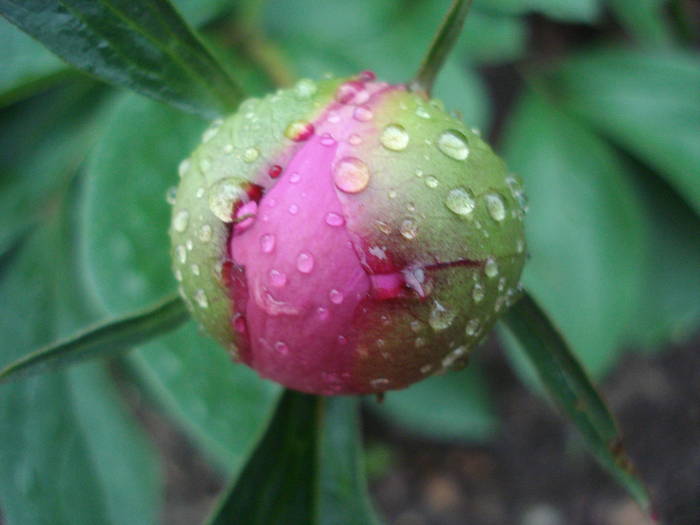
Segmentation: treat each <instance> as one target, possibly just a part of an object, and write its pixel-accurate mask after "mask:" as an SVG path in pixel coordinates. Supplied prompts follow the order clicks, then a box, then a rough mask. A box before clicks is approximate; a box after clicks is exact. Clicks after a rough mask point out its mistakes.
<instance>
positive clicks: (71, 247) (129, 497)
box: [0, 214, 159, 525]
mask: <svg viewBox="0 0 700 525" xmlns="http://www.w3.org/2000/svg"><path fill="white" fill-rule="evenodd" d="M51 219H52V220H51V221H49V222H48V223H47V226H45V227H44V228H42V229H41V230H40V231H38V232H36V233H35V234H33V235H32V236H31V238H30V239H29V240H28V241H27V243H26V244H25V245H24V246H23V248H22V250H21V252H20V253H19V254H18V256H17V258H16V259H15V260H14V261H13V264H12V267H11V268H9V269H8V272H7V273H6V274H5V275H4V277H3V280H2V282H0V295H1V296H2V298H3V300H2V302H1V303H0V310H1V311H2V315H0V333H2V334H3V338H4V339H3V345H2V347H0V359H2V361H3V362H7V361H9V360H12V359H14V358H16V357H18V356H20V355H22V354H23V353H25V352H27V351H28V350H29V349H31V348H34V347H36V346H38V345H41V344H45V343H47V342H49V341H51V340H54V339H55V338H57V337H61V336H64V335H65V334H66V333H69V332H71V331H73V330H75V329H76V328H78V327H79V326H82V325H84V324H85V323H86V322H90V321H91V320H92V316H91V311H92V310H93V309H92V308H91V307H90V308H88V306H89V305H88V304H86V301H85V300H84V296H83V290H82V287H81V282H80V279H79V276H80V273H79V270H78V268H76V267H75V261H76V260H77V252H78V243H77V242H76V237H75V236H74V235H73V234H72V229H71V228H70V227H69V226H68V224H67V220H64V218H62V217H59V216H57V214H54V215H53V216H52V217H51ZM154 458H155V456H154V454H153V452H152V450H151V448H150V447H149V446H148V444H147V443H146V442H145V439H144V436H143V434H142V433H141V432H140V431H139V430H138V429H137V428H136V427H135V426H134V425H133V422H132V420H131V418H130V417H129V415H128V413H127V411H126V410H125V408H124V406H123V405H122V403H121V402H120V400H119V398H118V393H117V391H116V389H115V388H114V387H113V386H112V384H111V381H110V378H109V375H108V374H107V371H106V370H105V368H104V367H103V365H100V364H88V365H81V366H78V367H75V368H73V369H71V370H68V371H64V372H60V373H52V374H47V375H44V376H41V377H32V378H28V379H27V380H25V381H21V382H18V383H15V384H9V385H0V486H2V491H0V507H2V513H3V518H4V520H5V523H7V525H44V524H46V523H51V524H53V525H92V524H95V523H100V524H113V525H120V524H123V523H133V524H143V525H150V524H152V523H154V522H155V520H156V518H157V503H158V492H159V487H158V485H159V483H158V481H159V480H158V473H157V468H156V465H155V461H154Z"/></svg>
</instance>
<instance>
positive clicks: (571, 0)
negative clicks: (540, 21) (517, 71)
mask: <svg viewBox="0 0 700 525" xmlns="http://www.w3.org/2000/svg"><path fill="white" fill-rule="evenodd" d="M602 4H603V2H602V0H476V1H475V5H476V6H479V7H480V8H483V9H484V10H493V11H498V12H501V13H506V14H525V13H528V12H530V11H536V12H538V13H542V14H544V15H546V16H548V17H550V18H554V19H557V20H565V21H574V22H589V23H590V22H593V21H594V20H595V19H596V18H597V17H598V15H599V14H600V12H601V7H602Z"/></svg>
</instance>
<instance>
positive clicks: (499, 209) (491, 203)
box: [484, 193, 506, 222]
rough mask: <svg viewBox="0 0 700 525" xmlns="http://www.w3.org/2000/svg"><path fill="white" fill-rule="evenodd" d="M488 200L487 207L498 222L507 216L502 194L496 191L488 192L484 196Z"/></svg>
mask: <svg viewBox="0 0 700 525" xmlns="http://www.w3.org/2000/svg"><path fill="white" fill-rule="evenodd" d="M484 200H485V201H486V209H487V210H488V211H489V215H491V218H492V219H493V220H494V221H496V222H502V221H503V219H505V218H506V206H505V204H504V203H503V199H501V197H500V195H496V194H495V193H487V194H486V195H485V196H484Z"/></svg>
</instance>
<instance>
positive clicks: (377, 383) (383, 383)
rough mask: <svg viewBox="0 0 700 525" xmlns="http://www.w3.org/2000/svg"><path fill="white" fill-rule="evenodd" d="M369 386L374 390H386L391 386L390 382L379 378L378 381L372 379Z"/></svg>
mask: <svg viewBox="0 0 700 525" xmlns="http://www.w3.org/2000/svg"><path fill="white" fill-rule="evenodd" d="M369 384H370V385H372V388H384V387H386V386H388V385H389V380H388V379H385V378H383V377H378V378H377V379H372V380H371V381H370V382H369Z"/></svg>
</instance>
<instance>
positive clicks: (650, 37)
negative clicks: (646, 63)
mask: <svg viewBox="0 0 700 525" xmlns="http://www.w3.org/2000/svg"><path fill="white" fill-rule="evenodd" d="M609 3H610V9H611V10H612V11H613V13H614V14H615V16H616V17H617V18H618V19H619V20H620V23H621V24H622V25H623V26H625V28H626V29H627V30H628V31H629V32H630V33H631V34H632V36H634V37H635V38H636V39H637V40H639V41H640V42H642V43H644V44H651V45H655V46H668V45H670V44H672V43H673V40H674V37H673V31H672V29H671V27H670V24H669V23H668V20H667V19H666V13H665V12H664V7H665V6H666V3H667V2H666V0H610V1H609Z"/></svg>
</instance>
